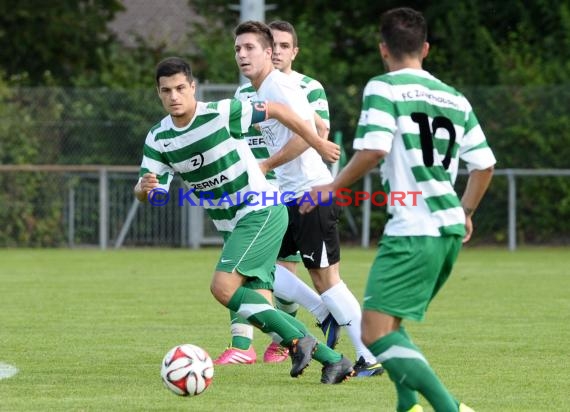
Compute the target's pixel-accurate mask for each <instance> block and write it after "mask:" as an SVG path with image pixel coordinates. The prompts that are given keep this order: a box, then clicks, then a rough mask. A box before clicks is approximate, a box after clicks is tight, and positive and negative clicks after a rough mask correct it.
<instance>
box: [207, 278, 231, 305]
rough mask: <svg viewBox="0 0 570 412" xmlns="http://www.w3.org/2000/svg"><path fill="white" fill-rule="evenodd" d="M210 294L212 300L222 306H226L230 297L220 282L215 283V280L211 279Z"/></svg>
mask: <svg viewBox="0 0 570 412" xmlns="http://www.w3.org/2000/svg"><path fill="white" fill-rule="evenodd" d="M210 292H211V293H212V296H214V298H215V299H216V300H217V301H218V302H220V303H221V304H222V305H224V306H227V305H228V302H229V301H230V299H231V296H228V293H227V290H226V288H224V286H223V285H221V284H220V282H217V281H216V279H213V280H212V283H210Z"/></svg>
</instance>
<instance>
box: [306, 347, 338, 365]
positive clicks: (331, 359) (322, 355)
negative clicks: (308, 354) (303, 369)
mask: <svg viewBox="0 0 570 412" xmlns="http://www.w3.org/2000/svg"><path fill="white" fill-rule="evenodd" d="M313 359H314V360H316V361H317V362H319V363H321V364H323V365H328V364H329V363H336V362H338V361H340V360H341V359H342V355H341V354H340V353H338V352H335V351H334V350H332V349H331V348H329V347H328V346H327V345H325V344H324V343H321V342H319V343H317V349H316V350H315V353H313Z"/></svg>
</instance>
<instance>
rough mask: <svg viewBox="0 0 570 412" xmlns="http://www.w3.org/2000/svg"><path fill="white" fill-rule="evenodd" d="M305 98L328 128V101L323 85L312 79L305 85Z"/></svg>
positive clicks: (329, 124) (329, 125)
mask: <svg viewBox="0 0 570 412" xmlns="http://www.w3.org/2000/svg"><path fill="white" fill-rule="evenodd" d="M305 92H306V94H307V100H308V101H309V104H310V105H311V107H312V108H313V110H314V111H315V112H316V113H317V114H318V115H319V117H320V118H321V119H322V120H323V122H324V123H325V124H326V125H327V127H328V128H329V129H330V127H331V123H330V112H329V101H328V99H327V94H326V92H325V89H324V87H323V85H322V84H321V83H320V82H318V81H317V80H314V79H313V80H312V81H311V82H310V83H309V85H308V86H307V87H306V89H305Z"/></svg>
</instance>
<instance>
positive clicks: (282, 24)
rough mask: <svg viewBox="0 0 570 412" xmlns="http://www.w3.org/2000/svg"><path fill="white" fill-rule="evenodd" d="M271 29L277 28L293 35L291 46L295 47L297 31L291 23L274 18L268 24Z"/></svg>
mask: <svg viewBox="0 0 570 412" xmlns="http://www.w3.org/2000/svg"><path fill="white" fill-rule="evenodd" d="M268 26H269V28H270V29H271V30H279V31H284V32H287V33H289V34H290V35H291V36H292V37H293V47H297V32H296V31H295V27H293V25H292V24H291V23H289V22H288V21H285V20H274V21H272V22H271V23H269V24H268Z"/></svg>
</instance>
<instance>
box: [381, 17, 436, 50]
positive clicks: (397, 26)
mask: <svg viewBox="0 0 570 412" xmlns="http://www.w3.org/2000/svg"><path fill="white" fill-rule="evenodd" d="M380 36H381V37H382V42H384V43H386V46H387V47H388V49H389V50H390V53H392V54H393V55H394V57H395V58H396V59H401V58H403V57H404V56H407V55H415V54H418V53H421V51H422V48H423V45H424V43H425V42H426V40H427V23H426V20H425V18H424V16H423V15H422V13H420V12H419V11H416V10H414V9H411V8H409V7H400V8H395V9H391V10H388V11H387V12H385V13H384V14H383V15H382V17H381V19H380Z"/></svg>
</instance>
